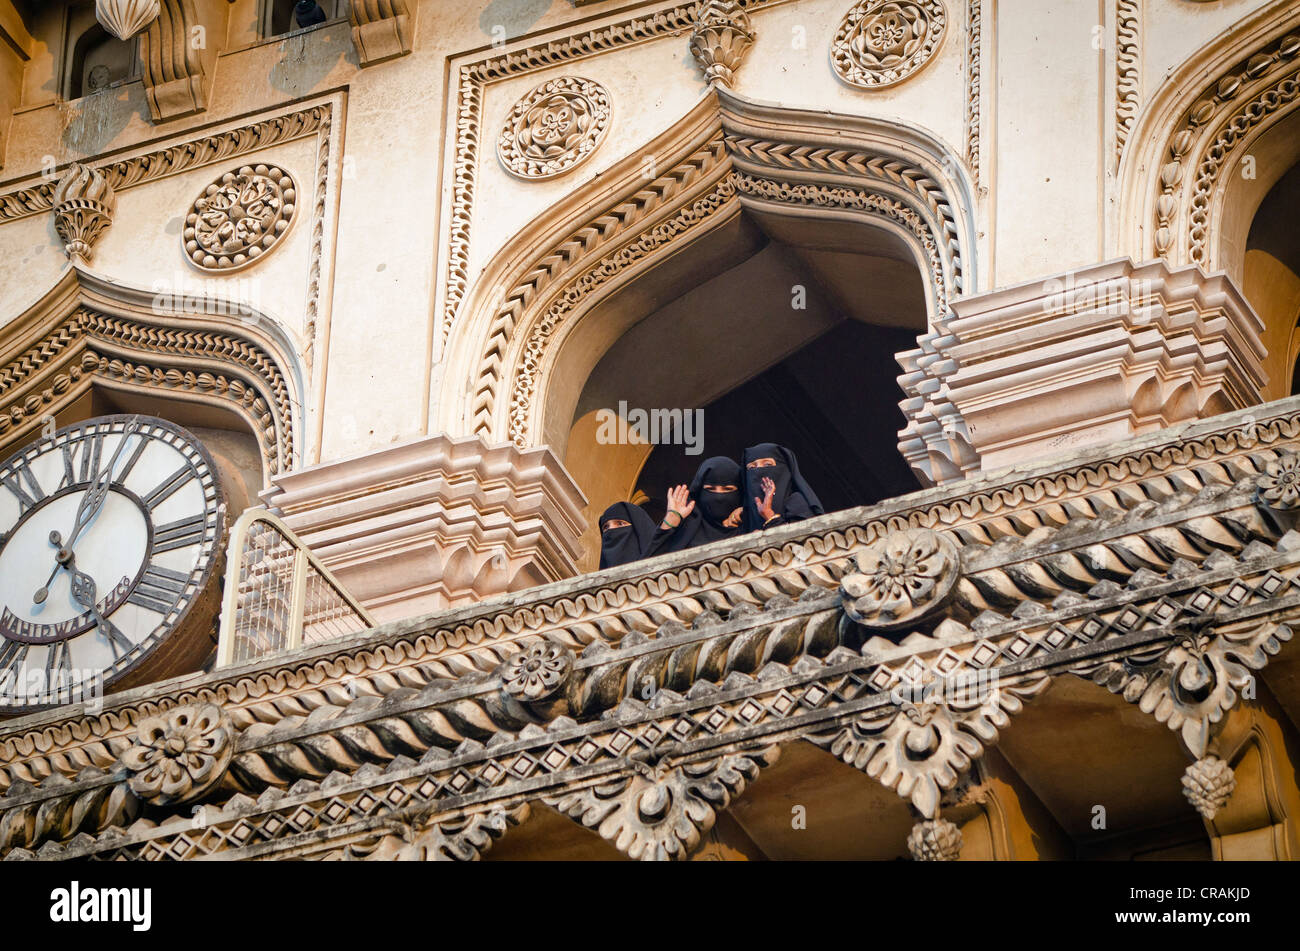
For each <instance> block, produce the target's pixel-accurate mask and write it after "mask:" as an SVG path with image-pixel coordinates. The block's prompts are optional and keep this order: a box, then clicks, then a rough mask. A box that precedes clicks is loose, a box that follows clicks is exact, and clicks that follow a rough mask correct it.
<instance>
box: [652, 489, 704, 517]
mask: <svg viewBox="0 0 1300 951" xmlns="http://www.w3.org/2000/svg"><path fill="white" fill-rule="evenodd" d="M694 511H695V503H694V502H692V501H691V490H690V489H689V488H688V487H687V486H684V485H679V486H676V487H674V488H671V489H669V490H668V512H667V514H665V515H664V520H663V521H662V522H660V523H659V527H660V528H676V527H677V526H678V525H680V524H682V522H684V521H686V516H688V515H690V514H691V513H692V512H694ZM674 513H676V521H673V519H674Z"/></svg>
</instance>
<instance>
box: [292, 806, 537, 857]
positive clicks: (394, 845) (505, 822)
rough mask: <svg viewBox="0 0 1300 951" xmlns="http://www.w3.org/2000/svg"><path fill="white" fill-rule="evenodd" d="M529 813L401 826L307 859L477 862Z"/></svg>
mask: <svg viewBox="0 0 1300 951" xmlns="http://www.w3.org/2000/svg"><path fill="white" fill-rule="evenodd" d="M529 812H530V809H529V807H528V804H527V803H524V804H522V805H518V806H515V807H514V808H512V809H505V808H496V809H492V810H489V811H488V812H476V813H474V814H472V815H468V816H459V817H448V818H441V819H439V818H435V819H426V820H424V821H423V822H422V823H414V824H408V823H401V824H400V825H401V831H400V832H395V833H390V834H388V835H385V836H382V837H380V838H375V839H370V840H365V839H363V840H361V841H360V842H353V843H349V844H348V845H346V846H344V847H343V848H336V849H331V850H329V851H327V852H325V853H324V854H310V853H308V854H306V855H304V856H303V857H304V858H312V859H324V860H326V861H329V860H337V859H343V860H353V861H355V860H358V859H369V860H371V861H381V862H477V861H478V860H479V859H481V858H482V857H483V854H484V853H485V852H487V851H488V850H489V849H490V848H492V844H493V843H494V842H495V841H496V840H497V839H499V838H501V836H503V835H505V833H506V831H507V830H509V829H511V828H512V827H514V826H517V825H519V824H520V823H522V822H524V821H525V820H526V819H527V818H528V815H529Z"/></svg>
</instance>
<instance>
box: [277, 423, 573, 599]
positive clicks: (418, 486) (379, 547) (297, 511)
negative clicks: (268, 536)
mask: <svg viewBox="0 0 1300 951" xmlns="http://www.w3.org/2000/svg"><path fill="white" fill-rule="evenodd" d="M274 481H275V486H274V488H272V489H271V490H269V491H268V492H267V493H265V494H264V498H265V499H266V501H267V503H268V505H270V506H272V507H274V509H275V510H276V511H277V512H278V513H279V514H281V515H282V517H283V518H284V520H285V521H286V522H287V523H288V525H289V527H290V528H292V529H293V530H294V532H296V533H297V534H298V535H299V537H301V538H302V540H303V541H304V542H305V543H306V544H307V545H308V546H309V547H310V548H311V550H312V551H313V552H314V553H315V554H316V555H317V556H318V557H319V558H320V559H321V561H322V562H324V564H325V566H326V567H327V568H329V570H330V571H332V572H333V573H334V574H335V575H336V576H337V577H338V579H339V581H340V582H342V584H343V585H344V586H346V588H347V589H348V591H350V592H351V593H352V594H353V595H354V596H355V597H356V598H357V599H358V600H359V601H361V602H362V603H363V604H364V605H365V606H366V607H367V608H368V609H370V610H371V611H372V612H373V613H374V614H375V616H376V617H378V618H380V619H381V620H384V619H387V618H398V617H410V616H412V615H415V614H421V613H425V612H428V611H435V610H439V609H443V608H446V607H448V606H450V605H456V604H464V603H467V602H474V601H479V600H481V599H483V598H487V597H490V596H491V595H494V594H499V593H502V592H505V591H517V590H519V589H521V588H528V587H531V586H533V585H537V584H541V583H543V582H546V581H553V580H555V579H557V578H564V577H568V576H570V575H572V574H573V573H574V572H575V571H576V570H577V560H578V558H579V556H580V554H581V550H580V547H579V539H580V538H581V536H582V532H583V529H584V528H585V524H584V520H583V518H582V507H583V505H584V504H585V500H584V499H583V497H582V492H581V490H580V489H579V488H578V487H577V485H575V484H574V483H573V481H572V480H571V479H570V478H569V476H568V475H567V474H566V473H565V472H564V469H563V467H562V466H561V465H560V464H559V462H558V461H557V460H556V459H555V457H554V456H553V455H552V454H551V452H550V451H549V450H547V449H531V450H527V451H523V452H521V451H519V450H518V449H516V448H515V447H513V446H508V445H498V446H489V445H486V444H484V443H483V441H481V440H480V439H478V438H477V437H474V436H461V437H449V436H429V437H424V438H421V439H417V440H415V441H413V442H410V443H406V444H405V445H402V446H398V447H395V448H390V449H382V450H377V451H374V452H371V453H369V454H367V455H365V456H361V457H358V458H355V459H350V460H344V461H340V462H331V463H327V464H325V465H320V466H314V467H311V468H306V469H298V470H296V471H294V472H290V473H286V474H283V475H281V476H280V477H278V478H277V479H275V480H274Z"/></svg>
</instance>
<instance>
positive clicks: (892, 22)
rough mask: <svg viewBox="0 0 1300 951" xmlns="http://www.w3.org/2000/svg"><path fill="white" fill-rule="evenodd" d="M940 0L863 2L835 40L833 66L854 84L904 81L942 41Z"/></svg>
mask: <svg viewBox="0 0 1300 951" xmlns="http://www.w3.org/2000/svg"><path fill="white" fill-rule="evenodd" d="M947 19H948V18H947V13H946V11H945V10H944V6H943V4H942V3H941V2H940V0H888V2H882V0H860V2H859V3H856V4H854V5H853V8H852V9H851V10H849V12H848V13H847V14H846V15H845V17H844V19H843V20H842V21H841V22H840V27H839V29H838V30H836V31H835V38H834V39H833V40H832V41H831V64H832V65H833V66H834V67H835V72H836V74H837V75H838V76H839V77H840V79H842V80H844V81H845V82H846V83H848V84H849V85H850V86H860V87H862V88H865V89H871V88H875V87H879V86H889V85H892V84H893V83H897V82H901V81H902V80H904V79H906V78H907V77H908V76H910V75H911V74H912V73H914V72H916V71H917V70H918V69H920V68H921V67H922V66H924V65H925V64H926V63H928V62H929V61H930V59H931V58H932V57H933V56H934V54H935V53H936V52H937V51H938V49H939V45H940V43H942V42H943V34H944V30H945V28H946V26H947Z"/></svg>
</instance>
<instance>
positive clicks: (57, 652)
mask: <svg viewBox="0 0 1300 951" xmlns="http://www.w3.org/2000/svg"><path fill="white" fill-rule="evenodd" d="M70 683H72V652H71V651H70V650H68V642H67V641H55V642H54V643H53V644H51V645H50V652H49V653H48V654H46V655H45V689H46V691H47V692H49V693H54V692H55V691H56V690H57V689H58V687H57V686H56V685H57V684H70Z"/></svg>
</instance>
